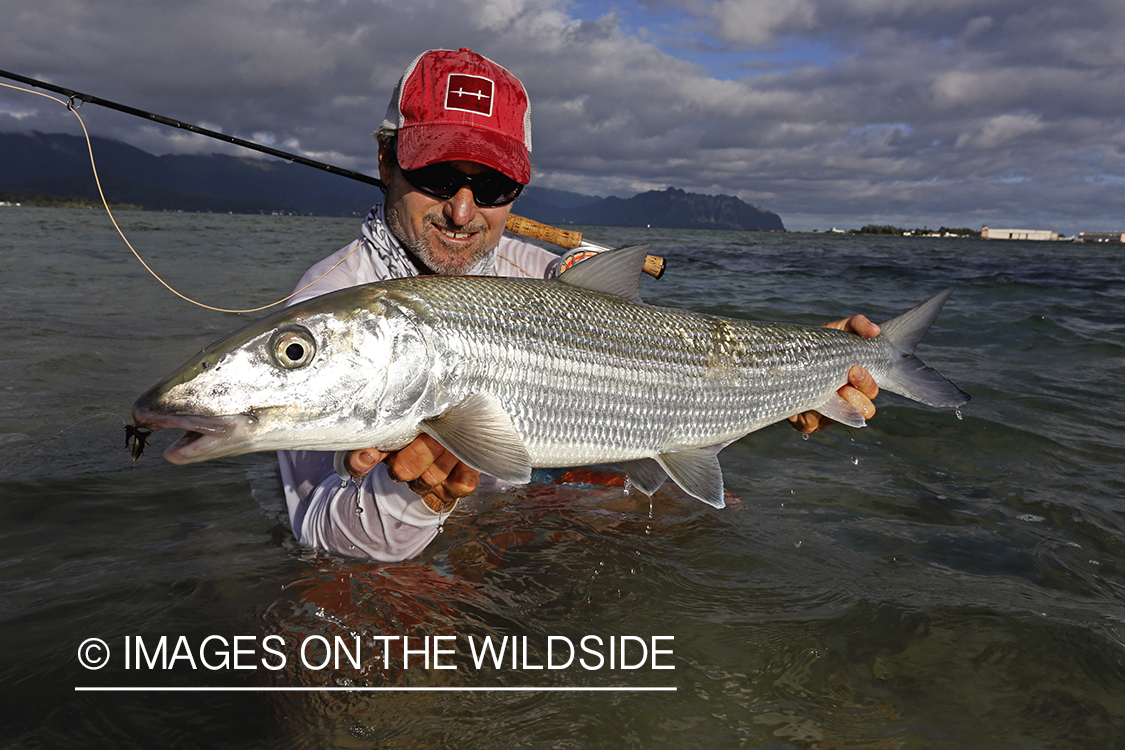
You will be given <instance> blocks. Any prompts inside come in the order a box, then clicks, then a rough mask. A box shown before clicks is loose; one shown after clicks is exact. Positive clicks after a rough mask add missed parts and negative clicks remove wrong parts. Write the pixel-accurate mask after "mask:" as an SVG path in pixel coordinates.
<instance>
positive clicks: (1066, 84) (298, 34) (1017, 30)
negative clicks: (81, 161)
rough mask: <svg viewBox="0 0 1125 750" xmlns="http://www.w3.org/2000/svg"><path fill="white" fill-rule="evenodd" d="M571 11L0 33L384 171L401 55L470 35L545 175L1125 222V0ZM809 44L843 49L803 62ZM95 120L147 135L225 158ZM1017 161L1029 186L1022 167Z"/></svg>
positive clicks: (381, 3)
mask: <svg viewBox="0 0 1125 750" xmlns="http://www.w3.org/2000/svg"><path fill="white" fill-rule="evenodd" d="M575 7H578V6H576V5H573V4H570V3H568V2H566V0H443V1H442V2H438V0H417V1H416V2H412V3H404V2H400V1H399V0H366V1H365V2H354V1H349V0H319V1H318V2H306V1H305V0H269V1H267V0H222V2H220V1H219V0H177V1H176V2H172V0H145V1H144V2H141V1H140V0H98V2H97V3H96V4H95V3H94V0H39V1H38V2H37V3H36V4H35V5H32V6H29V5H25V7H24V8H23V9H21V10H20V11H18V12H16V13H15V14H12V15H11V20H12V21H13V23H10V24H4V25H3V26H0V49H3V50H4V57H5V63H4V67H5V68H8V69H11V70H14V71H16V72H19V73H23V74H26V75H31V76H34V77H40V78H44V79H47V80H51V81H53V82H55V83H58V84H61V85H65V86H69V87H72V88H75V89H77V90H80V91H85V92H88V93H91V94H94V95H97V96H101V97H104V98H107V99H112V100H116V101H120V102H123V103H126V104H130V105H132V106H136V107H140V108H142V109H148V110H151V111H154V112H159V113H161V114H166V115H169V116H172V117H176V118H179V119H183V120H186V121H189V122H198V123H203V122H210V123H217V126H216V129H221V130H223V131H224V132H227V133H233V134H236V135H240V136H242V137H250V136H251V134H254V133H258V134H261V135H262V137H263V138H271V139H273V140H274V141H275V142H277V143H295V144H299V145H300V148H301V149H303V150H304V151H305V152H306V153H309V154H318V155H324V157H323V158H325V159H327V160H329V161H337V162H339V163H341V165H342V166H348V167H350V168H354V169H360V170H366V171H372V170H373V169H374V166H375V162H374V156H375V149H374V147H373V145H372V142H371V139H370V132H371V130H372V129H373V128H374V127H375V125H376V124H377V123H378V121H379V120H380V119H381V118H382V116H383V112H384V109H385V107H386V102H387V98H388V97H389V95H390V91H391V88H392V87H393V86H394V83H395V82H396V81H397V79H398V77H399V76H400V75H401V73H402V70H403V68H404V67H405V66H406V64H407V63H408V62H410V60H412V59H413V58H414V57H415V56H416V55H417V54H418V53H419V52H421V51H422V50H424V49H427V48H431V47H447V48H457V47H462V46H465V47H471V48H472V49H474V50H476V51H478V52H480V53H482V54H484V55H487V56H488V57H491V58H492V59H494V60H496V61H497V62H499V63H501V64H503V65H506V66H507V67H509V68H510V69H511V70H512V71H513V72H515V73H516V74H517V75H518V76H520V77H521V78H522V80H523V81H524V83H525V84H526V85H527V88H528V90H529V92H530V94H531V97H532V105H533V106H532V113H533V127H534V131H535V132H534V139H535V153H534V159H533V161H534V163H535V166H536V173H535V180H536V182H537V184H542V185H546V186H549V187H559V188H566V189H574V190H579V191H581V192H591V193H602V194H605V193H611V192H612V193H618V194H622V193H628V192H630V191H634V190H637V189H644V188H648V187H658V188H659V187H666V186H668V185H675V186H677V187H682V188H685V189H689V190H690V189H694V190H699V191H707V192H723V193H728V194H731V193H734V194H739V195H742V196H743V197H746V198H748V199H755V200H756V202H761V200H762V198H761V197H762V196H768V197H769V199H770V201H771V202H772V204H769V205H767V206H766V207H767V208H771V209H773V210H775V211H777V212H778V213H780V214H781V215H782V217H783V218H784V219H786V223H787V224H791V223H792V222H790V221H789V220H788V217H789V216H790V215H792V216H805V217H812V216H817V215H823V216H829V215H831V216H836V217H840V216H849V215H850V216H854V217H856V222H857V223H859V224H862V223H866V219H867V218H868V216H870V215H871V214H872V213H873V212H875V211H880V212H882V213H883V214H884V215H891V214H895V213H896V212H897V214H898V215H902V216H906V215H911V214H913V215H915V216H920V217H921V218H922V220H921V221H919V222H917V223H925V222H926V221H927V220H928V221H929V222H930V223H931V224H940V223H946V224H953V223H959V220H958V219H957V216H958V215H963V216H966V217H975V216H977V212H978V211H981V210H986V209H987V206H988V205H990V204H994V205H996V206H1014V205H1026V210H1027V211H1029V212H1035V211H1042V210H1045V209H1046V208H1050V210H1060V209H1059V207H1073V208H1067V209H1066V210H1068V211H1075V212H1078V213H1077V214H1076V217H1075V218H1073V219H1072V221H1074V222H1077V221H1079V220H1080V218H1079V217H1080V216H1081V215H1083V214H1090V215H1098V216H1101V215H1120V208H1119V206H1117V205H1116V204H1117V202H1116V201H1115V200H1114V196H1113V195H1112V191H1111V190H1109V189H1108V188H1107V187H1106V186H1108V185H1113V184H1117V183H1116V182H1115V180H1117V179H1119V178H1122V177H1125V165H1123V164H1122V162H1123V161H1125V158H1123V157H1122V155H1123V154H1125V135H1123V133H1122V123H1123V122H1125V104H1123V102H1122V96H1121V92H1122V91H1125V64H1123V63H1125V4H1121V3H1119V2H1110V1H1109V0H1074V2H1071V3H1068V4H1066V5H1065V6H1062V5H1057V6H1052V5H1045V4H1028V3H1026V2H1023V0H792V1H788V2H782V1H781V0H759V1H757V2H751V1H750V0H721V1H718V2H712V1H711V0H638V1H637V2H634V3H629V2H627V1H626V2H622V3H619V4H616V5H614V6H613V10H614V14H607V15H595V16H591V17H587V18H578V17H574V16H573V15H571V13H572V12H573V9H574V8H575ZM28 8H30V10H29V9H28ZM685 19H686V20H685ZM631 28H643V29H645V32H644V33H643V34H640V33H638V34H634V33H632V32H630V31H628V29H631ZM787 45H793V46H794V47H795V48H796V49H797V50H798V51H797V52H794V53H793V54H792V55H788V56H787V50H788V47H787ZM807 48H815V49H818V50H829V51H830V53H831V54H826V55H825V56H824V57H823V61H822V62H820V63H816V64H810V63H807V62H805V63H802V64H800V65H799V66H798V65H796V64H794V62H793V60H794V59H803V58H802V53H801V52H800V50H802V49H807ZM708 66H713V67H714V70H711V69H709V67H708ZM31 98H32V97H30V96H28V95H25V94H17V93H14V92H10V91H9V90H6V89H0V128H2V129H7V130H21V129H30V128H36V129H40V130H45V131H54V132H58V131H63V132H77V128H76V123H74V121H73V116H72V115H70V114H69V113H67V112H66V111H65V109H63V108H61V107H55V106H54V105H53V104H52V105H51V106H47V105H44V104H41V103H39V102H35V103H34V104H33V103H30V99H31ZM82 114H83V116H84V118H86V120H87V123H88V125H89V126H90V127H91V130H92V131H93V132H95V133H97V134H102V135H109V136H112V137H117V138H120V139H123V140H127V141H129V142H131V143H133V144H134V145H138V146H141V147H144V148H151V149H154V150H161V151H165V150H176V151H192V150H194V151H201V150H226V151H228V152H229V151H230V147H227V146H222V145H220V144H217V143H216V142H212V141H208V140H206V139H202V138H200V137H198V136H191V135H187V134H183V133H180V132H179V131H170V130H168V129H163V128H159V127H155V126H153V125H152V124H151V123H146V122H144V121H143V120H137V119H135V118H128V117H127V116H125V115H118V114H115V113H111V112H109V111H107V110H104V109H98V108H94V107H87V108H84V109H83V110H82ZM1018 169H1025V170H1028V171H1026V172H1023V173H1019V174H1020V175H1023V176H1026V177H1028V178H1029V179H1028V180H1026V181H1024V182H1022V183H1012V182H1003V180H1005V179H1009V178H1010V177H1011V175H1013V174H1016V172H1013V170H1018ZM1017 188H1018V189H1019V190H1020V191H1021V192H1020V193H1019V195H1018V200H1017V199H1016V195H1015V194H1014V193H1013V192H1012V191H1013V190H1015V189H1017ZM1099 189H1101V191H1102V192H1101V193H1099V192H1098V190H1099ZM1039 196H1041V200H1042V204H1041V205H1040V206H1035V205H1032V204H1031V203H1028V202H1027V201H1028V200H1034V199H1037V198H1038V197H1039ZM755 197H756V198H755ZM927 212H929V218H928V219H926V218H925V215H926V214H927ZM810 220H811V219H810ZM1123 220H1125V217H1123ZM837 223H842V222H837Z"/></svg>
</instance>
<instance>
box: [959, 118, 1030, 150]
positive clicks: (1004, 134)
mask: <svg viewBox="0 0 1125 750" xmlns="http://www.w3.org/2000/svg"><path fill="white" fill-rule="evenodd" d="M1043 128H1044V125H1043V121H1042V120H1040V119H1039V117H1037V116H1035V115H999V116H997V117H992V118H990V119H988V120H987V121H986V122H984V124H982V125H981V126H980V127H979V128H977V129H975V130H974V131H973V132H971V133H963V134H962V135H960V136H958V138H957V141H956V143H955V144H954V147H955V148H975V149H986V148H997V147H999V146H1002V145H1004V144H1006V143H1009V142H1010V141H1013V140H1015V139H1017V138H1020V137H1022V136H1025V135H1030V134H1032V133H1038V132H1039V131H1041V130H1043Z"/></svg>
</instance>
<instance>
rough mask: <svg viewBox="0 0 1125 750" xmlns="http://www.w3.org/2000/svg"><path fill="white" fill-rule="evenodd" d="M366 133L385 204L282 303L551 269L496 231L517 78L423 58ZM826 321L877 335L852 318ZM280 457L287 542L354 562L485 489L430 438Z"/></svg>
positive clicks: (518, 140)
mask: <svg viewBox="0 0 1125 750" xmlns="http://www.w3.org/2000/svg"><path fill="white" fill-rule="evenodd" d="M376 136H377V138H378V140H379V174H380V177H381V178H382V180H383V182H384V183H385V184H386V188H385V200H384V202H383V203H382V204H378V205H376V206H375V207H373V208H372V210H371V213H370V214H369V215H368V217H367V219H366V220H365V221H364V224H363V237H361V238H360V239H357V240H356V241H355V242H353V243H352V244H351V245H348V246H347V247H345V248H343V249H342V250H340V251H339V252H337V253H335V254H334V255H332V256H330V257H328V258H326V259H325V260H323V261H321V262H320V263H318V264H317V265H315V266H313V268H311V269H310V270H309V271H308V272H307V273H306V274H305V276H304V277H303V278H302V279H301V281H300V282H299V283H298V287H297V288H298V289H299V290H301V291H300V292H299V293H298V294H297V295H295V296H294V298H293V299H292V300H291V302H290V304H294V303H296V302H299V301H302V300H304V299H308V298H310V297H315V296H318V295H321V294H326V293H328V292H331V291H334V290H336V289H342V288H345V287H350V286H355V285H357V284H363V283H367V282H371V281H379V280H383V279H389V278H400V277H404V276H413V275H417V274H428V273H438V274H476V275H495V276H522V277H534V278H545V277H548V276H550V275H552V272H553V270H554V267H555V264H557V261H558V257H557V256H556V255H554V254H552V253H550V252H548V251H546V250H543V249H542V248H539V247H537V246H535V245H532V244H530V243H526V242H521V241H519V240H516V239H514V238H512V237H505V236H503V231H504V225H505V222H506V221H507V218H508V213H509V211H510V210H511V203H512V201H514V200H515V199H516V198H517V197H518V196H519V194H520V191H521V190H522V189H523V187H524V186H525V185H526V184H527V183H528V182H529V181H530V179H531V119H530V108H529V103H528V98H527V93H526V91H525V90H524V87H523V84H521V83H520V81H519V80H518V79H517V78H516V77H515V76H513V75H512V74H511V73H509V72H508V71H507V70H505V69H504V68H502V67H500V66H499V65H497V64H496V63H494V62H492V61H491V60H488V59H487V58H484V57H482V56H480V55H477V54H475V53H473V52H471V51H470V50H468V49H461V50H458V51H456V52H454V51H448V50H431V51H429V52H425V53H423V54H422V55H419V57H418V58H417V59H415V60H414V62H413V63H411V65H410V66H409V67H408V68H407V69H406V72H405V73H404V74H403V76H402V78H401V79H400V81H399V83H398V85H397V86H396V88H395V92H394V94H393V96H392V97H391V102H390V105H389V106H388V108H387V116H386V118H385V119H384V121H383V124H382V126H381V127H380V129H379V131H378V132H377V134H376ZM314 281H315V283H312V282H314ZM830 325H833V326H834V327H837V328H842V329H847V330H852V331H854V332H856V333H859V334H860V335H864V336H874V335H875V334H877V333H878V327H876V326H874V325H873V324H871V323H870V322H868V321H867V319H866V318H864V317H862V316H855V317H853V318H849V319H847V320H842V321H838V322H836V323H834V324H830ZM850 379H851V384H850V385H847V386H845V387H844V388H842V389H841V391H840V393H841V395H842V396H844V398H846V399H847V400H848V401H850V402H852V403H853V404H856V405H857V406H859V407H860V408H862V409H863V411H864V413H865V415H866V416H871V415H873V414H874V413H875V408H874V406H873V405H872V404H871V399H872V398H874V397H875V395H876V393H877V388H876V387H875V383H874V381H873V380H872V379H871V377H870V376H869V375H868V374H867V373H866V371H864V370H863V369H862V368H858V367H857V368H853V372H852V373H850ZM793 422H794V425H795V426H796V427H797V428H798V429H800V430H801V431H803V432H811V431H813V430H816V429H823V428H824V427H825V426H827V422H826V420H823V418H821V417H820V415H818V414H816V413H814V412H813V413H806V414H801V415H797V416H796V417H794V418H793ZM278 456H279V462H280V466H281V476H282V481H283V483H284V489H285V496H286V503H287V505H288V508H289V517H290V520H291V521H292V525H293V531H294V533H295V534H296V535H297V538H298V539H299V540H300V541H301V542H302V543H304V544H308V545H310V546H314V547H323V548H325V549H327V550H329V551H332V552H337V553H340V554H343V555H350V556H353V557H370V558H373V559H376V560H387V561H391V560H403V559H406V558H408V557H413V556H414V555H417V554H418V553H420V552H421V551H422V549H423V548H424V547H425V546H426V545H427V544H429V542H430V541H431V540H432V539H433V538H434V536H436V535H437V533H438V531H439V530H440V528H441V524H442V522H443V521H444V519H445V518H446V517H448V515H449V514H450V513H452V512H453V509H454V507H455V506H456V504H457V501H458V499H460V498H462V497H465V496H466V495H469V494H470V493H472V492H473V491H474V490H476V488H477V486H478V485H479V484H480V483H481V476H480V474H479V473H478V472H477V471H475V470H473V469H471V468H469V467H468V466H466V465H465V464H463V463H461V462H460V461H459V460H458V459H457V458H456V457H455V456H454V455H453V454H451V453H449V452H448V451H446V450H445V449H444V448H443V447H442V446H441V445H440V444H439V443H438V442H437V441H435V440H434V439H433V438H431V437H430V436H428V435H421V436H419V437H418V438H417V439H415V440H414V442H412V443H411V444H410V445H408V446H407V447H405V448H403V449H402V450H399V451H396V452H394V453H390V454H388V453H384V452H382V451H379V450H377V449H376V448H369V449H365V450H358V451H352V452H350V453H348V454H346V455H342V456H337V457H334V456H333V454H331V453H320V452H312V451H283V452H281V453H279V454H278ZM345 474H346V475H350V477H352V478H353V480H352V481H345V480H343V479H342V478H341V477H342V476H344V475H345ZM486 479H487V480H488V481H492V480H491V479H490V478H486Z"/></svg>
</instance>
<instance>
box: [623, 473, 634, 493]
mask: <svg viewBox="0 0 1125 750" xmlns="http://www.w3.org/2000/svg"><path fill="white" fill-rule="evenodd" d="M624 490H625V494H626V495H628V494H629V493H631V492H632V491H633V480H632V479H630V478H629V477H625V487H624Z"/></svg>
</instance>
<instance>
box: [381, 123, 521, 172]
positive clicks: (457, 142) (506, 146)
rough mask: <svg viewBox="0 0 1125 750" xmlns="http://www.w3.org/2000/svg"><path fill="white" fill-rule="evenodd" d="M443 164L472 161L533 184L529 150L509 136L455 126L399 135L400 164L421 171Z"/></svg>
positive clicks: (422, 128) (429, 127)
mask: <svg viewBox="0 0 1125 750" xmlns="http://www.w3.org/2000/svg"><path fill="white" fill-rule="evenodd" d="M442 161H473V162H476V163H478V164H483V165H485V166H486V167H492V168H493V169H495V170H496V171H498V172H500V173H501V174H505V175H507V176H508V177H511V178H512V179H513V180H515V181H516V182H518V183H519V184H521V185H526V184H527V183H528V182H530V181H531V156H530V155H529V154H528V152H527V148H526V147H525V146H524V145H523V143H521V142H520V141H517V140H515V139H513V138H509V137H508V136H506V135H502V134H500V133H496V132H493V131H491V130H485V129H484V128H479V127H471V126H468V125H462V124H455V123H432V124H427V125H412V126H408V127H405V128H401V129H399V131H398V163H399V165H400V166H401V167H402V168H403V169H420V168H421V167H427V166H429V165H431V164H436V163H438V162H442Z"/></svg>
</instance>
